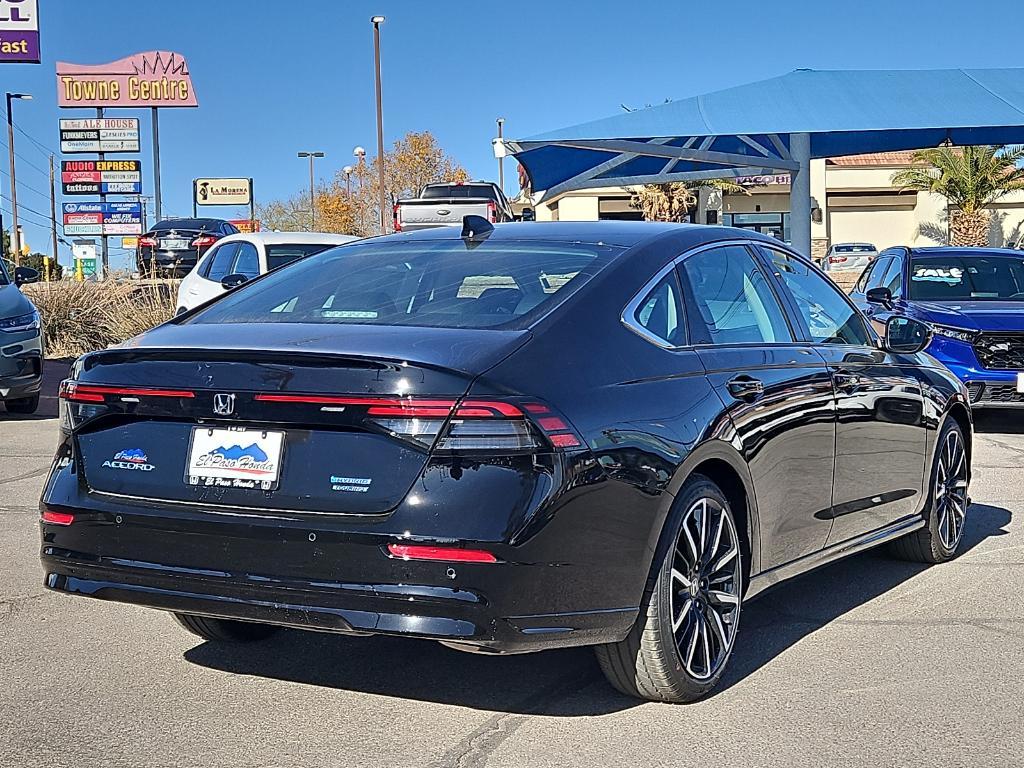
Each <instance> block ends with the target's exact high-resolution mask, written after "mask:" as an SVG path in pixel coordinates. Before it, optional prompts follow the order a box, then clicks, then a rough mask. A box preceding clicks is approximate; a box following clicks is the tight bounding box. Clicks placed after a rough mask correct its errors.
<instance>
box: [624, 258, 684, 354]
mask: <svg viewBox="0 0 1024 768" xmlns="http://www.w3.org/2000/svg"><path fill="white" fill-rule="evenodd" d="M628 323H629V325H630V327H632V328H633V330H636V331H640V332H641V335H642V336H645V337H647V338H648V339H649V340H651V341H653V342H655V343H656V344H661V345H664V346H670V347H679V346H682V345H683V344H685V343H686V338H685V334H684V326H683V309H682V301H681V299H680V296H679V284H678V282H677V281H676V274H675V270H670V271H669V273H668V274H667V275H665V277H663V278H662V279H661V280H660V281H659V282H658V284H657V285H656V286H654V288H652V289H651V290H650V291H649V292H648V293H647V295H645V296H644V297H643V298H642V299H641V300H640V301H639V303H637V304H636V307H635V309H634V310H633V314H632V318H628Z"/></svg>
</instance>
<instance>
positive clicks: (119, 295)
mask: <svg viewBox="0 0 1024 768" xmlns="http://www.w3.org/2000/svg"><path fill="white" fill-rule="evenodd" d="M174 292H175V287H174V286H173V285H171V284H170V283H157V284H145V285H140V284H138V283H130V282H107V283H76V282H71V281H60V282H55V283H38V284H35V285H29V286H25V294H26V295H27V296H28V297H29V299H31V301H32V303H34V304H35V305H36V307H37V308H38V309H39V313H40V314H41V315H42V316H43V345H44V347H45V349H46V356H47V357H77V356H78V355H81V354H84V353H85V352H91V351H93V350H97V349H106V348H107V347H109V346H110V345H112V344H119V343H121V342H122V341H125V340H127V339H130V338H132V337H133V336H137V335H138V334H140V333H142V332H143V331H146V330H148V329H150V328H152V327H153V326H155V325H159V324H160V323H162V322H164V321H165V320H169V319H170V318H171V317H172V316H173V315H174Z"/></svg>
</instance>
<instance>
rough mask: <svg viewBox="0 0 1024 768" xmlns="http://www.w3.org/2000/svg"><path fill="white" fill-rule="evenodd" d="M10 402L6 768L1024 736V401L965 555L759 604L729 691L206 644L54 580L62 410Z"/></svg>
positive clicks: (838, 568) (995, 443) (936, 746)
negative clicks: (52, 497) (47, 543)
mask: <svg viewBox="0 0 1024 768" xmlns="http://www.w3.org/2000/svg"><path fill="white" fill-rule="evenodd" d="M48 378H49V379H50V381H48V391H47V394H48V395H49V396H48V397H46V398H45V399H44V401H43V407H42V413H41V414H40V415H39V416H38V417H35V418H25V417H14V416H10V415H7V414H5V413H4V412H3V409H2V407H0V566H2V567H0V574H2V580H0V766H4V768H7V767H8V766H55V767H56V766H68V767H69V768H70V767H72V766H73V767H74V768H88V767H91V766H97V767H99V766H103V768H113V767H114V766H133V767H134V766H203V767H204V768H206V767H208V766H231V767H232V768H242V767H243V766H321V767H327V766H369V765H402V766H484V765H487V766H531V767H533V766H565V765H586V766H618V765H644V766H662V765H664V766H682V765H724V766H747V765H751V766H790V765H793V766H804V765H806V766H819V765H843V766H844V767H849V766H917V765H928V766H936V765H938V766H954V765H955V766H968V765H970V766H974V765H978V766H981V765H984V766H1010V765H1014V766H1016V765H1020V764H1021V761H1022V759H1024V757H1022V747H1021V743H1022V737H1024V706H1022V704H1021V695H1022V692H1024V683H1022V678H1024V594H1022V585H1024V523H1022V521H1024V473H1022V472H1021V464H1022V460H1024V412H1020V413H1016V414H1015V413H999V414H994V413H993V414H984V415H983V416H982V417H979V420H978V421H979V423H978V427H979V428H978V434H977V435H976V438H975V462H974V466H975V477H974V482H973V485H972V489H971V491H972V496H973V498H974V502H975V503H974V505H973V506H972V507H971V510H970V514H969V516H968V522H967V528H966V532H965V546H964V551H963V553H962V554H961V555H960V557H958V558H957V559H956V560H955V561H953V562H951V563H948V564H945V565H942V566H937V567H930V568H929V567H924V566H921V565H916V564H911V563H905V562H899V561H895V560H890V559H888V558H887V557H886V556H885V555H884V554H874V553H868V554H866V555H862V556H858V557H856V558H854V559H852V560H848V561H846V562H844V563H840V564H838V565H834V566H831V567H829V568H826V569H824V570H821V571H819V572H817V573H814V574H811V575H809V576H805V577H803V578H801V579H798V580H796V581H794V582H791V583H789V584H786V585H783V586H782V587H780V588H778V589H776V590H775V591H772V592H770V593H768V594H766V595H765V596H763V597H762V598H760V599H758V600H757V601H755V602H752V603H751V604H750V605H749V606H747V607H746V609H745V610H744V615H743V622H742V626H741V630H740V638H739V641H738V642H739V646H738V648H737V651H736V653H735V655H734V657H733V660H732V663H731V667H730V669H729V670H728V671H727V673H726V677H725V680H724V684H723V685H722V686H721V688H720V689H719V691H718V692H717V693H716V694H715V695H713V696H711V697H710V698H708V699H706V700H705V701H702V702H700V703H698V704H693V705H688V706H670V705H663V704H644V703H640V702H637V701H633V700H631V699H628V698H626V697H623V696H621V695H619V694H617V693H615V692H614V691H613V690H612V689H611V688H610V687H609V686H608V685H607V683H605V681H604V679H603V677H602V676H601V674H600V671H599V670H598V667H597V664H596V662H595V661H594V659H593V656H592V655H591V653H590V652H588V651H586V650H572V651H555V652H549V653H544V654H539V655H533V656H519V657H508V658H491V657H480V656H471V655H466V654H460V653H458V652H456V651H451V650H447V649H445V648H442V647H440V646H437V645H435V644H432V643H427V642H417V641H403V640H390V639H381V638H346V637H340V636H332V635H323V634H313V633H302V632H296V631H288V632H283V633H280V634H279V635H277V636H276V637H274V638H272V639H271V640H268V641H265V642H263V643H259V644H256V645H253V646H246V647H224V646H218V645H216V644H213V643H205V642H202V641H200V640H199V639H198V638H196V637H194V636H192V635H190V634H187V633H186V632H185V631H184V630H182V629H180V628H179V627H177V626H176V625H175V624H173V623H172V621H171V620H170V619H169V618H168V617H167V616H166V615H164V614H162V613H159V612H156V611H148V610H144V609H141V608H134V607H129V606H123V605H117V604H112V603H104V602H100V601H89V600H82V599H72V598H67V597H64V596H60V595H55V594H50V593H48V592H46V591H45V590H44V589H43V587H42V579H41V570H40V567H39V563H38V524H37V517H38V511H37V507H36V504H37V500H38V497H39V492H40V488H41V485H42V482H43V479H44V475H45V472H46V470H47V468H48V465H49V462H50V458H51V455H52V448H53V445H54V441H55V437H56V430H57V423H56V420H55V419H54V418H53V416H54V413H55V404H56V400H55V399H54V397H53V395H54V394H55V393H54V389H55V383H56V380H57V378H59V376H54V375H53V374H51V375H50V376H49V377H48Z"/></svg>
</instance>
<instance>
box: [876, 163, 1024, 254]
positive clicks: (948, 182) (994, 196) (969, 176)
mask: <svg viewBox="0 0 1024 768" xmlns="http://www.w3.org/2000/svg"><path fill="white" fill-rule="evenodd" d="M911 157H912V160H913V162H914V165H913V166H912V167H910V168H904V169H903V170H902V171H897V172H896V173H894V174H893V175H892V183H893V184H894V185H896V186H897V187H898V188H900V189H901V190H903V189H913V190H917V191H918V192H931V193H933V194H936V195H942V197H944V198H946V204H947V207H948V208H949V240H950V245H964V246H971V245H977V246H984V245H988V229H989V222H990V220H991V217H992V214H991V211H990V210H988V208H989V206H990V205H992V203H994V202H995V201H997V200H999V199H1000V198H1001V197H1004V196H1005V195H1007V194H1009V193H1010V192H1015V191H1017V190H1020V189H1024V168H1020V167H1018V163H1019V162H1021V160H1024V146H1020V145H1016V146H1008V147H992V146H979V147H946V146H944V147H936V148H934V149H921V150H918V151H917V152H914V154H913V155H912V156H911Z"/></svg>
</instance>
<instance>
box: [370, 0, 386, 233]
mask: <svg viewBox="0 0 1024 768" xmlns="http://www.w3.org/2000/svg"><path fill="white" fill-rule="evenodd" d="M370 23H372V24H373V63H374V67H375V69H376V75H377V79H376V84H377V169H378V171H379V177H380V232H381V234H384V233H385V232H387V223H388V212H387V190H386V189H384V110H383V106H382V103H381V94H380V25H381V24H383V23H384V17H383V16H373V17H371V18H370Z"/></svg>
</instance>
